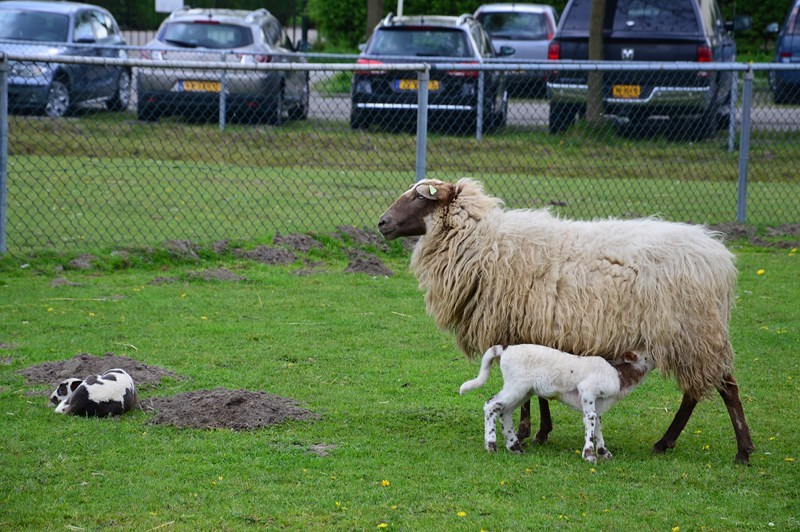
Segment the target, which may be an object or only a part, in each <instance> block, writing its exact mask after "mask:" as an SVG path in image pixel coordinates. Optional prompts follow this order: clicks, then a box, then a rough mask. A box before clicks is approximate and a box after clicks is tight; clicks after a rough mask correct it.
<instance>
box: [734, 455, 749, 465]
mask: <svg viewBox="0 0 800 532" xmlns="http://www.w3.org/2000/svg"><path fill="white" fill-rule="evenodd" d="M733 462H734V463H735V464H741V465H746V466H749V465H750V453H749V452H747V451H739V452H738V453H736V458H735V459H734V461H733Z"/></svg>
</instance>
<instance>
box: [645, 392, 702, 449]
mask: <svg viewBox="0 0 800 532" xmlns="http://www.w3.org/2000/svg"><path fill="white" fill-rule="evenodd" d="M695 406H697V400H696V399H693V398H692V397H690V396H689V395H688V394H683V400H682V401H681V406H680V408H678V411H677V412H676V413H675V417H674V418H673V419H672V423H671V424H670V426H669V428H667V432H665V433H664V435H663V436H662V437H661V439H660V440H658V441H657V442H656V443H655V445H653V452H654V453H657V454H661V453H664V452H666V451H667V449H672V448H674V447H675V442H676V441H677V440H678V436H680V435H681V432H682V431H683V428H684V427H685V426H686V423H687V422H688V421H689V418H690V417H692V412H693V411H694V407H695Z"/></svg>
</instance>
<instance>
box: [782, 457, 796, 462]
mask: <svg viewBox="0 0 800 532" xmlns="http://www.w3.org/2000/svg"><path fill="white" fill-rule="evenodd" d="M784 460H786V461H787V462H794V458H789V457H786V458H784Z"/></svg>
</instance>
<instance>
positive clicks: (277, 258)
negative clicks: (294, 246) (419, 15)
mask: <svg viewBox="0 0 800 532" xmlns="http://www.w3.org/2000/svg"><path fill="white" fill-rule="evenodd" d="M234 254H235V255H236V256H237V257H242V258H246V259H250V260H254V261H257V262H261V263H263V264H270V265H273V266H274V265H279V264H291V263H293V262H295V261H296V260H297V256H296V255H295V254H294V253H292V252H291V251H289V250H288V249H284V248H270V247H267V246H258V247H256V248H255V249H253V250H250V251H246V250H243V249H236V250H234Z"/></svg>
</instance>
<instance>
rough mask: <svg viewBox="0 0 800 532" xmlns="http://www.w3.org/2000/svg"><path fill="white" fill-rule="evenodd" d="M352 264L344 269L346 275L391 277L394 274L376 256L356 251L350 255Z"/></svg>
mask: <svg viewBox="0 0 800 532" xmlns="http://www.w3.org/2000/svg"><path fill="white" fill-rule="evenodd" d="M348 255H349V256H350V263H349V264H348V265H347V268H345V269H344V271H345V273H366V274H367V275H383V276H386V277H391V276H392V275H394V272H393V271H392V270H390V269H389V268H387V267H386V265H385V264H384V263H383V262H381V259H379V258H378V257H376V256H375V255H371V254H369V253H364V252H363V251H359V250H354V251H351V252H349V253H348Z"/></svg>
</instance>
